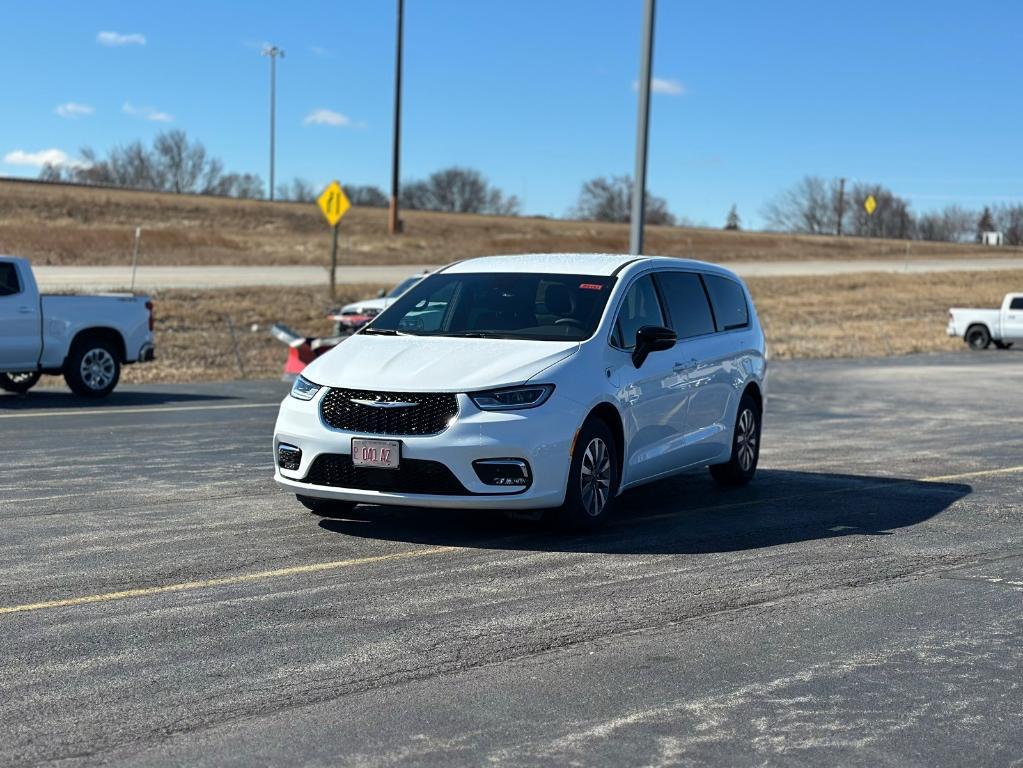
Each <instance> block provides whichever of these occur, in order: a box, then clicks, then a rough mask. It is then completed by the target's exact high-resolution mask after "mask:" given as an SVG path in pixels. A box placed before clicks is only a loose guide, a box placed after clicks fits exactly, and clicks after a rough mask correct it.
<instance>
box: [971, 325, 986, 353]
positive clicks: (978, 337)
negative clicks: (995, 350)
mask: <svg viewBox="0 0 1023 768" xmlns="http://www.w3.org/2000/svg"><path fill="white" fill-rule="evenodd" d="M966 343H967V344H969V346H970V349H973V350H976V351H977V352H980V351H981V350H982V349H987V348H988V345H989V344H990V343H991V334H990V333H989V332H988V329H987V328H985V327H984V326H983V325H971V326H970V327H969V328H967V329H966Z"/></svg>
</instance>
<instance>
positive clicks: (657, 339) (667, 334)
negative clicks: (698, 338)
mask: <svg viewBox="0 0 1023 768" xmlns="http://www.w3.org/2000/svg"><path fill="white" fill-rule="evenodd" d="M677 340H678V335H677V334H676V333H675V332H674V331H673V330H671V328H662V327H660V326H658V325H644V326H643V327H642V328H640V329H639V330H638V331H636V347H635V349H633V351H632V364H633V365H634V366H636V367H637V368H639V367H640V366H641V365H643V361H644V360H646V357H647V355H649V354H650V353H651V352H663V351H664V350H666V349H671V348H672V347H674V346H675V342H676V341H677Z"/></svg>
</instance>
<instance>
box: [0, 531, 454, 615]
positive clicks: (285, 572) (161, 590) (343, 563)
mask: <svg viewBox="0 0 1023 768" xmlns="http://www.w3.org/2000/svg"><path fill="white" fill-rule="evenodd" d="M455 549H457V547H431V548H430V549H415V550H412V551H411V552H395V553H393V554H390V555H374V556H372V557H357V558H353V559H351V560H332V561H329V562H326V563H311V564H309V565H295V566H292V567H290V568H277V569H274V570H272V571H257V572H255V573H246V574H242V575H240V576H226V577H224V578H221V579H203V580H201V581H184V582H181V583H179V584H165V585H163V586H160V587H140V588H138V589H125V590H121V591H120V592H105V593H103V594H99V595H84V596H83V597H69V598H66V599H64V600H47V601H45V602H42V603H26V604H24V605H10V606H6V607H3V608H0V614H5V613H25V612H27V611H41V610H44V609H46V608H67V607H70V606H74V605H86V604H88V603H106V602H109V601H111V600H124V599H126V598H129V597H148V596H150V595H162V594H165V593H167V592H185V591H187V590H190V589H203V588H206V587H223V586H227V585H230V584H245V583H246V582H250V581H261V580H263V579H275V578H280V577H282V576H298V575H299V574H306V573H322V572H323V571H333V570H337V569H338V568H350V567H352V566H355V565H366V564H368V563H382V562H384V561H386V560H408V559H410V558H413V557H427V556H429V555H439V554H441V553H442V552H451V551H453V550H455Z"/></svg>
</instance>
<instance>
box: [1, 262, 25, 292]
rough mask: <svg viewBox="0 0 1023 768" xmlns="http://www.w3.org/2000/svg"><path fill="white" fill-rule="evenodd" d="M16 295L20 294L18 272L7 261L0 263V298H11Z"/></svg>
mask: <svg viewBox="0 0 1023 768" xmlns="http://www.w3.org/2000/svg"><path fill="white" fill-rule="evenodd" d="M16 293H21V286H20V285H19V284H18V271H17V270H16V269H15V268H14V265H13V264H11V263H10V262H9V261H8V262H4V263H0V296H13V295H14V294H16Z"/></svg>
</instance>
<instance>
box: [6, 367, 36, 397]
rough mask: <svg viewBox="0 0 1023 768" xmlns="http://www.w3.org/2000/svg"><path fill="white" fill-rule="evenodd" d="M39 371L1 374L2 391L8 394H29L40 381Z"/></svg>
mask: <svg viewBox="0 0 1023 768" xmlns="http://www.w3.org/2000/svg"><path fill="white" fill-rule="evenodd" d="M39 376H40V373H39V371H24V372H22V373H0V389H6V390H7V391H8V392H17V393H18V394H19V395H23V394H25V393H26V392H28V391H29V390H30V389H32V387H34V386H35V385H36V383H37V382H38V381H39Z"/></svg>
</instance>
